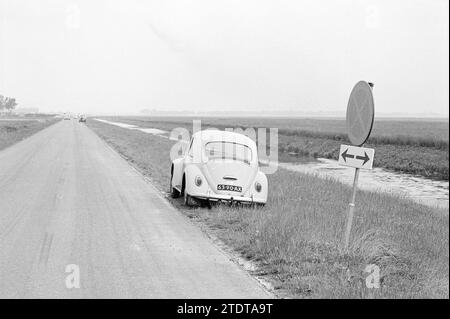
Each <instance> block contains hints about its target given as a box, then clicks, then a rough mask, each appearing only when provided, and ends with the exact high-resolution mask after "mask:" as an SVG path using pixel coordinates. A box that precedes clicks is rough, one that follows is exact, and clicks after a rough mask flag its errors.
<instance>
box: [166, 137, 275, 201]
mask: <svg viewBox="0 0 450 319" xmlns="http://www.w3.org/2000/svg"><path fill="white" fill-rule="evenodd" d="M170 173H171V174H170V176H171V177H170V192H171V194H172V197H180V196H183V197H184V203H185V204H186V205H188V206H193V205H196V204H200V203H202V202H208V203H209V202H218V201H225V202H239V203H248V204H258V205H264V204H265V203H266V202H267V193H268V182H267V177H266V175H265V174H264V173H263V172H261V171H260V170H259V163H258V154H257V147H256V143H255V142H254V141H253V140H252V139H250V138H249V137H247V136H245V135H243V134H238V133H234V132H227V131H219V130H204V131H200V132H197V133H195V134H194V135H193V136H192V138H191V140H190V143H189V147H188V148H187V151H186V152H185V154H184V155H183V157H181V158H178V159H175V160H174V161H172V166H171V172H170Z"/></svg>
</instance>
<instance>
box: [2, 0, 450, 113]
mask: <svg viewBox="0 0 450 319" xmlns="http://www.w3.org/2000/svg"><path fill="white" fill-rule="evenodd" d="M448 3H449V2H448V0H394V1H392V0H385V1H384V0H366V1H356V0H339V1H336V0H320V1H318V0H311V1H310V0H307V1H300V0H298V1H297V0H290V1H280V0H277V1H263V0H222V1H215V0H180V1H175V0H164V1H148V0H141V1H138V0H118V1H112V0H89V1H67V0H64V1H63V0H52V1H50V0H39V1H36V0H28V1H24V0H11V1H8V0H0V22H1V23H0V94H3V95H7V96H14V97H16V98H17V99H18V102H19V104H20V105H19V106H22V107H38V108H39V109H40V110H41V111H49V110H62V111H64V110H71V111H73V112H90V113H97V112H114V113H132V112H138V111H139V110H142V109H160V110H187V109H189V110H198V111H216V110H220V111H224V110H231V111H238V110H248V111H259V112H263V111H265V110H284V109H293V110H299V111H310V110H311V111H324V112H340V111H342V112H344V113H343V114H345V108H346V105H347V99H348V95H349V93H350V91H351V88H352V86H353V85H354V84H355V83H356V82H357V81H359V80H367V81H373V82H375V89H374V90H375V91H374V93H375V99H376V112H377V113H408V114H411V115H413V114H420V113H430V114H431V113H436V114H441V115H444V116H448V105H449V93H448V92H449V91H448V85H449V83H448V78H449V74H448V71H449V65H448V55H449V51H448V47H449V42H448V36H449V35H448V28H449V26H448V23H449V16H448V10H449V8H448Z"/></svg>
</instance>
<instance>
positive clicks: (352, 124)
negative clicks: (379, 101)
mask: <svg viewBox="0 0 450 319" xmlns="http://www.w3.org/2000/svg"><path fill="white" fill-rule="evenodd" d="M374 112H375V111H374V100H373V94H372V87H371V85H369V83H367V82H365V81H359V82H358V83H356V85H355V86H354V87H353V90H352V93H351V94H350V98H349V100H348V104H347V134H348V138H349V139H350V142H351V143H352V144H353V145H356V146H361V145H363V144H364V143H365V142H366V140H367V138H368V137H369V135H370V132H371V131H372V126H373V118H374Z"/></svg>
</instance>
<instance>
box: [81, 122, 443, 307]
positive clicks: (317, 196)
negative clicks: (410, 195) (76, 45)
mask: <svg viewBox="0 0 450 319" xmlns="http://www.w3.org/2000/svg"><path fill="white" fill-rule="evenodd" d="M88 126H89V127H90V128H91V129H93V130H94V131H95V132H96V133H97V134H98V135H99V136H100V137H102V138H103V139H104V140H105V141H106V142H107V143H109V144H110V145H111V146H112V147H113V148H115V149H116V150H117V151H118V152H119V153H121V154H122V155H123V156H124V157H125V158H127V159H128V161H130V162H131V163H132V164H133V165H134V166H135V167H137V168H138V169H139V170H140V171H141V172H142V173H143V174H144V175H146V176H148V177H149V178H150V179H151V180H152V181H153V183H154V184H155V185H156V186H157V187H159V188H160V189H161V190H164V191H166V188H167V184H168V180H169V169H170V160H169V151H170V148H171V146H172V145H173V142H171V141H170V140H167V139H163V138H161V137H158V136H153V135H150V134H146V133H143V132H140V131H135V130H127V129H123V128H120V127H116V126H112V125H108V124H104V123H100V122H97V121H94V120H90V121H88ZM268 178H269V185H270V191H269V200H268V204H267V205H266V207H264V208H263V209H253V208H239V207H227V206H218V207H215V208H213V209H212V210H208V209H202V208H196V209H186V208H184V207H183V206H182V205H181V201H179V200H171V201H172V203H173V204H174V205H175V206H176V207H178V208H180V210H181V211H182V212H183V213H184V214H186V215H187V216H189V217H190V218H192V219H193V220H195V221H197V222H199V223H200V224H201V225H203V226H204V227H205V228H206V229H207V231H208V232H211V233H212V234H214V236H215V237H217V238H219V239H220V240H222V241H223V242H225V243H226V244H227V245H228V246H229V247H231V248H233V249H234V250H235V251H237V252H238V253H239V254H240V255H241V256H243V257H244V258H246V259H248V260H250V261H252V262H253V263H255V264H256V265H257V266H258V267H257V269H256V270H255V271H253V273H254V274H255V275H258V276H263V277H264V278H265V279H267V280H268V281H270V282H271V283H272V284H273V285H274V287H275V289H276V290H278V292H279V294H280V295H288V296H290V297H295V298H448V297H449V223H448V212H446V211H444V210H438V209H433V208H429V207H426V206H423V205H420V204H416V203H414V202H411V201H408V200H405V199H402V198H398V197H393V196H389V195H385V194H379V193H372V192H364V191H361V192H359V193H358V199H357V201H358V206H357V210H356V218H355V220H354V227H353V232H352V244H351V247H350V249H349V251H343V250H342V245H341V243H342V233H343V229H344V225H345V220H346V210H347V201H348V198H349V195H350V188H349V187H346V186H344V185H343V184H341V183H338V182H335V181H333V180H324V179H320V178H317V177H316V176H311V175H305V174H301V173H294V172H290V171H286V170H283V169H279V170H278V171H277V172H276V173H275V174H272V175H269V176H268ZM371 264H375V265H377V266H378V267H380V275H381V288H379V289H369V288H367V287H366V283H365V280H366V278H367V276H368V273H366V272H365V269H366V267H367V265H371Z"/></svg>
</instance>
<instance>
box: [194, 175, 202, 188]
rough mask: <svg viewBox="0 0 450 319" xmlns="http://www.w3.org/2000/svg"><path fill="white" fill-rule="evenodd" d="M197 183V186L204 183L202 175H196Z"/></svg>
mask: <svg viewBox="0 0 450 319" xmlns="http://www.w3.org/2000/svg"><path fill="white" fill-rule="evenodd" d="M195 185H197V186H201V185H202V178H201V177H200V176H197V177H195Z"/></svg>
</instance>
